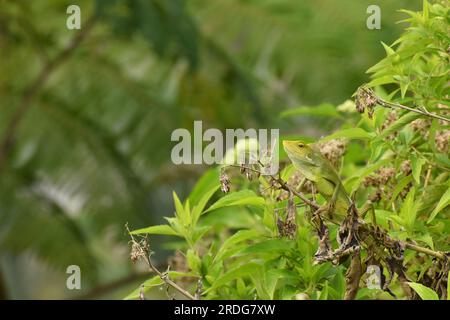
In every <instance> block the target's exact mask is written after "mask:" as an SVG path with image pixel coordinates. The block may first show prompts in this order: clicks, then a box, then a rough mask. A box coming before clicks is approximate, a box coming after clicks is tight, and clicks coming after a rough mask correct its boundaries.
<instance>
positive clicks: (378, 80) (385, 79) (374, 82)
mask: <svg viewBox="0 0 450 320" xmlns="http://www.w3.org/2000/svg"><path fill="white" fill-rule="evenodd" d="M389 83H397V81H396V80H395V79H394V77H392V76H390V75H387V76H382V77H379V78H375V79H373V80H372V81H370V82H369V83H368V84H367V86H368V87H376V86H381V85H383V84H389Z"/></svg>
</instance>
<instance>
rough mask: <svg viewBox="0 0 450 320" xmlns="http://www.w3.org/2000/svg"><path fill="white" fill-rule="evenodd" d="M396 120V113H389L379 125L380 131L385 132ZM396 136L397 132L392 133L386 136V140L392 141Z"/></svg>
mask: <svg viewBox="0 0 450 320" xmlns="http://www.w3.org/2000/svg"><path fill="white" fill-rule="evenodd" d="M397 119H398V114H397V112H396V111H390V112H388V113H387V114H386V118H385V119H384V122H383V124H382V125H381V130H382V131H383V130H386V129H387V128H389V127H390V125H391V124H392V123H394V122H395V121H396V120H397ZM396 136H397V132H393V133H391V134H390V135H388V136H387V139H388V140H394V139H395V137H396Z"/></svg>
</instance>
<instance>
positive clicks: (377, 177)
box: [363, 168, 395, 187]
mask: <svg viewBox="0 0 450 320" xmlns="http://www.w3.org/2000/svg"><path fill="white" fill-rule="evenodd" d="M394 176H395V169H394V168H380V169H378V170H377V171H375V172H374V173H373V174H371V175H370V176H368V177H365V178H364V180H363V185H364V186H365V187H368V186H373V187H379V186H384V185H386V184H387V183H388V181H389V180H390V179H391V178H392V177H394Z"/></svg>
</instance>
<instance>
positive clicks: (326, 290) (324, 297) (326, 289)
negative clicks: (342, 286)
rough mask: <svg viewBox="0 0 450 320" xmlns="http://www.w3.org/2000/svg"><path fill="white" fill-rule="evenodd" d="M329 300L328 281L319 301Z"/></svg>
mask: <svg viewBox="0 0 450 320" xmlns="http://www.w3.org/2000/svg"><path fill="white" fill-rule="evenodd" d="M327 299H328V281H325V283H324V285H323V289H322V291H321V292H320V296H319V300H327Z"/></svg>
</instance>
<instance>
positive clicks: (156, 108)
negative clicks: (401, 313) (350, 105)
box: [0, 0, 421, 298]
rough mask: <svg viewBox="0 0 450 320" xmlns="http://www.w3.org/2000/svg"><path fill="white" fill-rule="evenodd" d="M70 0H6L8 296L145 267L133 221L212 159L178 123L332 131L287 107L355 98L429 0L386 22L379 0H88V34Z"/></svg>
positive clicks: (156, 214) (0, 203) (61, 292)
mask: <svg viewBox="0 0 450 320" xmlns="http://www.w3.org/2000/svg"><path fill="white" fill-rule="evenodd" d="M69 4H74V2H73V1H63V0H61V1H32V2H31V1H25V0H18V1H6V0H2V1H0V70H1V72H0V148H1V149H0V159H1V160H0V297H10V298H48V297H67V296H70V295H76V294H80V292H68V291H67V290H66V288H65V276H66V275H65V273H64V271H65V268H66V267H67V266H68V265H69V264H76V265H79V266H80V267H81V269H82V272H83V273H82V274H83V290H82V291H81V293H83V294H84V293H89V292H90V290H91V289H95V288H98V285H100V284H104V283H109V282H110V281H113V280H116V279H120V278H122V277H127V276H129V275H130V274H134V273H135V272H136V269H133V267H132V266H131V265H130V263H129V261H128V260H127V258H126V257H127V254H128V252H127V237H126V235H125V234H124V225H125V223H126V222H128V223H129V224H130V225H131V226H133V227H138V226H145V225H150V224H154V223H155V222H160V220H161V216H162V215H168V212H171V211H172V210H173V206H172V202H171V199H170V197H169V195H170V190H172V189H175V190H177V192H178V193H179V194H180V197H183V196H185V195H187V194H188V191H187V190H189V189H190V188H191V186H192V185H193V183H194V181H195V179H196V178H197V177H198V176H199V174H200V173H201V172H202V171H203V170H204V168H203V167H199V166H195V167H186V166H185V167H175V166H174V165H172V164H171V163H170V150H171V147H172V143H171V142H170V133H171V132H172V131H173V130H174V129H175V128H179V127H186V128H191V127H192V124H193V120H203V121H204V123H205V124H206V125H207V126H210V127H217V128H219V129H224V128H238V127H242V128H246V127H256V128H257V127H279V128H281V129H282V130H283V132H284V133H286V134H288V133H291V134H296V135H297V134H300V135H310V136H315V137H318V136H320V135H321V134H325V133H328V132H329V131H330V130H331V129H333V128H335V127H336V126H337V124H339V121H341V120H339V121H335V120H336V119H333V120H331V121H330V120H329V119H328V118H324V119H322V120H316V119H313V118H308V117H304V118H301V119H298V118H297V119H294V118H291V119H289V120H288V121H286V120H285V119H280V118H278V114H279V113H280V112H281V111H283V110H286V109H289V108H292V107H299V106H305V105H306V106H310V105H316V104H319V103H325V102H328V103H332V104H340V103H341V102H343V101H345V100H346V99H348V97H349V96H350V95H351V94H352V93H353V92H354V90H355V88H356V87H357V86H359V85H360V84H361V83H363V82H367V81H368V77H367V76H366V75H365V74H364V72H365V70H366V69H367V67H368V66H371V65H373V64H374V63H375V62H376V61H378V60H379V59H380V58H381V57H382V56H383V54H384V52H383V50H382V48H381V46H380V45H379V43H380V41H383V42H384V43H387V44H390V43H392V42H393V41H394V40H395V39H397V38H398V36H399V35H400V32H401V30H402V26H401V25H397V24H395V21H397V20H399V19H400V18H401V17H402V15H401V14H400V13H398V12H397V10H398V9H400V8H406V9H410V10H416V9H417V8H419V7H420V5H421V1H419V0H417V1H406V0H404V1H396V2H392V1H387V0H385V1H376V4H379V5H380V7H381V12H382V28H381V30H368V29H367V28H366V18H367V16H368V15H367V13H366V8H367V6H368V5H369V4H373V1H357V2H356V1H350V0H343V1H331V0H320V1H319V0H317V1H293V0H292V1H287V0H282V1H279V0H263V1H256V0H253V1H249V0H247V1H244V0H214V1H206V0H193V1H189V2H187V1H181V0H171V1H164V0H148V1H144V0H135V1H131V0H130V1H125V0H114V1H95V2H93V1H88V0H84V1H76V4H78V5H79V6H80V7H81V13H82V29H81V30H80V31H76V30H68V29H67V28H66V18H67V14H66V8H67V6H68V5H69ZM89 21H90V22H92V23H93V25H92V28H89V27H88V23H90V22H89ZM80 34H82V35H83V38H82V39H81V41H80V42H79V44H77V45H76V46H74V47H73V48H71V47H70V46H71V44H72V43H73V42H72V40H73V39H74V38H75V37H77V35H80ZM65 48H70V49H71V50H68V51H67V52H66V53H65V54H64V50H65ZM61 52H63V54H62V55H61ZM55 61H57V63H55ZM300 127H301V128H302V130H300V129H299V128H300ZM224 219H225V218H224ZM236 223H239V221H237V222H236ZM155 245H156V246H157V248H159V245H160V244H158V243H156V244H155ZM161 260H164V257H161ZM17 270H20V271H17ZM47 280H48V281H47ZM121 296H123V295H121V294H117V295H114V294H113V295H112V297H121ZM96 297H99V296H96Z"/></svg>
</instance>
